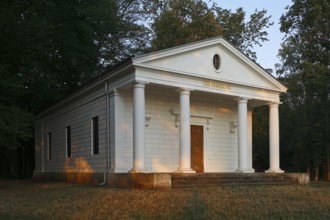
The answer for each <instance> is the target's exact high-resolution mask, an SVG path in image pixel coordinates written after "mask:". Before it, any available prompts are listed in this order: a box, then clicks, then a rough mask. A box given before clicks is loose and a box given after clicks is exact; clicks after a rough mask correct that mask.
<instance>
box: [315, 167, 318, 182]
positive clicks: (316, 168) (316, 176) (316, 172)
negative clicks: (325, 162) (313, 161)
mask: <svg viewBox="0 0 330 220" xmlns="http://www.w3.org/2000/svg"><path fill="white" fill-rule="evenodd" d="M314 180H315V181H316V182H317V181H318V180H319V165H316V167H315V177H314Z"/></svg>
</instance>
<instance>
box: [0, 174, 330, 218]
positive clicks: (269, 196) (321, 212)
mask: <svg viewBox="0 0 330 220" xmlns="http://www.w3.org/2000/svg"><path fill="white" fill-rule="evenodd" d="M0 219H330V183H329V182H321V183H312V184H311V185H309V186H298V185H288V186H266V185H264V186H221V187H207V188H185V189H172V190H169V191H158V190H123V189H112V188H106V187H91V186H81V185H74V184H67V183H34V182H31V181H3V180H0Z"/></svg>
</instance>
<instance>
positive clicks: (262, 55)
mask: <svg viewBox="0 0 330 220" xmlns="http://www.w3.org/2000/svg"><path fill="white" fill-rule="evenodd" d="M214 2H216V3H217V4H218V6H220V7H221V8H225V9H231V11H232V12H235V11H236V9H237V8H239V7H242V8H243V11H245V12H246V18H247V19H249V17H250V14H251V13H253V12H254V11H255V9H258V10H259V11H260V10H262V9H266V10H267V15H271V16H272V17H271V19H270V20H271V21H272V22H274V25H273V26H271V27H270V28H269V29H267V32H268V39H269V41H266V42H264V43H263V44H262V45H263V46H262V47H258V46H256V47H255V48H254V49H255V51H256V52H257V62H258V63H259V64H260V65H261V66H262V67H263V68H266V69H267V68H271V69H273V70H274V69H275V67H274V65H275V63H279V59H278V58H277V54H278V49H279V48H280V44H281V42H282V38H283V36H284V34H283V33H281V32H280V24H279V22H280V17H281V15H282V14H284V13H285V12H286V10H285V7H286V6H287V5H291V0H214Z"/></svg>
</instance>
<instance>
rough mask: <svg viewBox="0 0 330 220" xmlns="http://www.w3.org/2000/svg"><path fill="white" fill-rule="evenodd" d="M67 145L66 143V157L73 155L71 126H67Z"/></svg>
mask: <svg viewBox="0 0 330 220" xmlns="http://www.w3.org/2000/svg"><path fill="white" fill-rule="evenodd" d="M65 145H66V157H67V158H70V157H71V147H72V144H71V126H67V127H66V128H65Z"/></svg>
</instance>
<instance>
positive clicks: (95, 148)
mask: <svg viewBox="0 0 330 220" xmlns="http://www.w3.org/2000/svg"><path fill="white" fill-rule="evenodd" d="M91 154H92V155H97V154H99V117H98V116H95V117H93V118H92V119H91Z"/></svg>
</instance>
